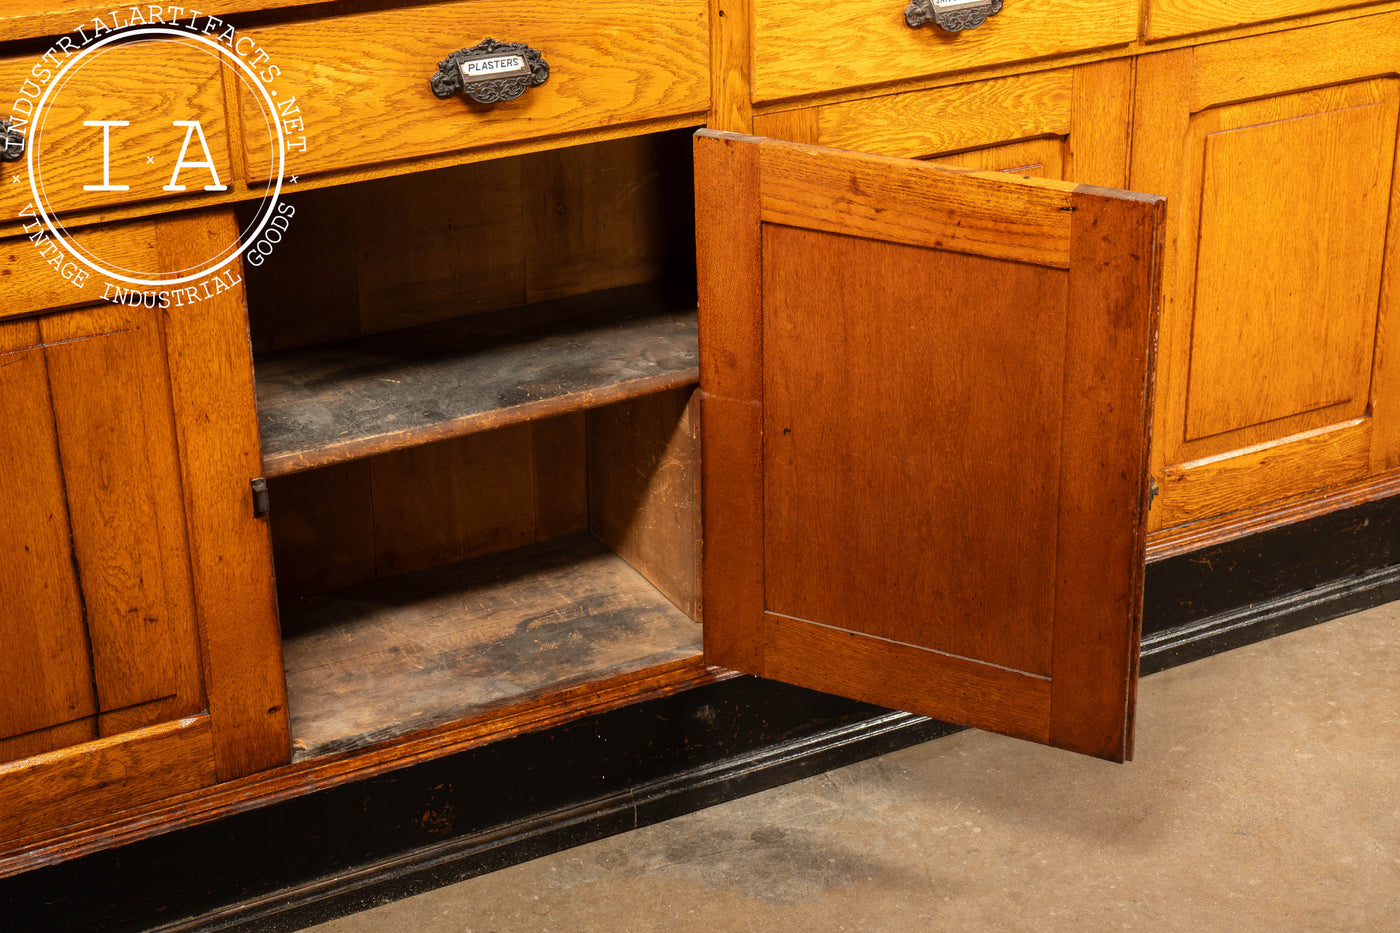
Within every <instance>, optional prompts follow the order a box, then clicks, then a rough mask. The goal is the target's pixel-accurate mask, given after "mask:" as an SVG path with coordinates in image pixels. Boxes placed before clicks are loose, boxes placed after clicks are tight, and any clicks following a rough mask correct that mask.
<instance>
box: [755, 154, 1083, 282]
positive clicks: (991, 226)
mask: <svg viewBox="0 0 1400 933" xmlns="http://www.w3.org/2000/svg"><path fill="white" fill-rule="evenodd" d="M831 151H832V152H833V153H834V152H835V151H836V150H831ZM805 152H806V150H801V149H795V148H788V147H773V148H772V149H765V150H764V158H765V159H766V160H769V161H771V162H772V163H773V166H772V178H771V180H769V181H768V182H767V183H766V184H765V185H764V186H763V192H762V198H763V200H762V210H763V220H764V221H765V222H766V223H775V224H788V225H791V226H801V227H809V228H812V229H824V230H831V231H833V232H841V233H851V234H857V235H862V236H868V237H872V238H884V239H889V240H891V241H893V242H899V243H905V244H908V245H911V246H924V247H931V248H934V249H946V250H957V251H961V252H970V253H974V254H976V255H980V256H987V257H990V258H996V259H1011V260H1015V261H1018V262H1032V263H1037V264H1042V265H1047V266H1055V267H1059V268H1064V267H1066V266H1067V265H1068V263H1069V227H1070V211H1068V210H1066V208H1068V207H1070V203H1069V202H1070V191H1071V190H1072V186H1069V185H1059V186H1055V185H1054V183H1053V182H1045V183H1043V185H1044V186H1043V187H1042V186H1035V187H1030V186H1027V187H1026V188H1025V189H1024V190H1023V189H1021V188H1017V187H1012V186H1007V185H1005V184H1004V183H1003V182H1002V180H1001V179H999V178H995V177H992V176H988V175H967V176H960V175H959V174H958V173H957V172H952V171H949V170H948V169H946V168H941V167H939V166H935V165H926V164H923V163H916V162H910V161H908V160H904V159H891V158H887V157H883V156H866V155H863V154H857V153H848V155H850V156H851V159H850V164H849V166H845V165H843V166H842V168H840V169H836V168H834V167H833V165H834V163H833V162H832V161H831V160H830V159H814V158H810V157H808V156H806V155H805ZM896 165H898V166H899V167H900V171H898V172H895V171H892V168H893V167H894V166H896ZM833 192H836V193H833Z"/></svg>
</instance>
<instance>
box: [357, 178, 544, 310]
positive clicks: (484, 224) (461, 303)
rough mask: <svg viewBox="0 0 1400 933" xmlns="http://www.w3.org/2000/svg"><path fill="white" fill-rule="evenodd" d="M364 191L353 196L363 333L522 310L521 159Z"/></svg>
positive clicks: (386, 183)
mask: <svg viewBox="0 0 1400 933" xmlns="http://www.w3.org/2000/svg"><path fill="white" fill-rule="evenodd" d="M365 187H366V189H367V190H363V191H360V192H358V193H356V194H353V195H352V197H353V200H354V204H355V208H354V210H355V227H354V229H355V232H356V234H357V235H356V237H355V248H356V257H357V262H356V276H357V278H358V281H359V285H360V294H359V308H360V330H359V332H360V333H361V334H378V333H383V332H385V331H391V330H398V329H400V328H404V327H411V326H413V325H415V324H426V323H430V322H433V321H440V320H443V319H444V318H446V317H460V316H462V315H466V314H476V313H480V312H483V311H496V310H499V309H501V308H508V307H513V306H515V305H521V304H524V303H525V300H526V292H525V268H524V259H523V257H524V251H525V242H526V237H525V219H524V216H523V213H522V212H523V204H522V190H521V189H522V186H521V160H518V159H498V160H495V161H491V162H481V163H477V164H474V165H464V166H462V167H460V168H457V169H453V170H451V171H449V172H439V173H433V174H431V175H427V176H420V175H405V176H402V177H400V178H386V179H382V180H379V181H376V182H372V183H370V184H369V185H367V186H365Z"/></svg>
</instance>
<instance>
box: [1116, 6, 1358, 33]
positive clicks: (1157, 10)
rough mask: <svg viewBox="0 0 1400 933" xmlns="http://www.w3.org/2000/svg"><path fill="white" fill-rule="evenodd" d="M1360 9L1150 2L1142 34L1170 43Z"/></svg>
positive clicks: (1145, 9) (1145, 14)
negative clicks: (1250, 25) (1215, 31)
mask: <svg viewBox="0 0 1400 933" xmlns="http://www.w3.org/2000/svg"><path fill="white" fill-rule="evenodd" d="M1360 5H1364V0H1363V3H1362V4H1358V3H1357V2H1356V0H1263V2H1261V3H1251V4H1249V5H1247V6H1244V5H1241V4H1238V3H1228V2H1224V0H1147V2H1146V4H1144V7H1143V15H1144V17H1145V20H1144V22H1143V30H1142V33H1143V37H1144V38H1146V39H1149V40H1150V39H1170V38H1172V37H1174V36H1185V35H1191V34H1192V33H1199V32H1208V31H1210V30H1213V29H1229V28H1231V27H1232V26H1243V25H1245V24H1248V23H1264V22H1268V21H1269V20H1278V19H1287V18H1288V17H1292V16H1304V15H1306V14H1308V13H1320V12H1322V11H1324V10H1338V9H1346V8H1348V7H1354V6H1360Z"/></svg>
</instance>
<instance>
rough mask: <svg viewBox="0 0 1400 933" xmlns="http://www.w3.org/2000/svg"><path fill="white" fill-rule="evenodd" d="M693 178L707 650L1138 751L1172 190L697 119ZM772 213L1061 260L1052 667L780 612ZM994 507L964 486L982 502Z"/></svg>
mask: <svg viewBox="0 0 1400 933" xmlns="http://www.w3.org/2000/svg"><path fill="white" fill-rule="evenodd" d="M696 190H697V217H698V220H699V223H698V229H699V235H700V241H699V267H700V315H701V331H700V340H701V376H700V381H701V388H700V392H701V430H702V445H703V448H704V451H705V455H704V458H703V460H702V465H701V471H702V488H703V511H704V527H705V548H704V557H703V592H704V599H703V605H704V618H705V654H706V658H707V660H709V661H710V662H711V663H716V664H722V665H725V666H728V667H733V668H736V669H738V670H742V671H746V672H748V673H754V674H758V675H761V676H767V677H773V678H775V679H778V680H784V681H787V682H790V683H796V684H799V685H802V686H808V687H814V688H816V689H821V690H826V691H828V692H833V693H840V694H843V695H846V696H850V697H852V698H854V699H859V700H864V701H867V702H873V703H878V704H880V705H885V706H893V707H898V708H902V709H908V710H910V711H913V712H919V713H923V714H925V715H930V716H934V717H936V718H939V719H945V720H949V721H953V722H958V723H962V724H967V725H975V726H979V727H982V728H988V729H991V730H993V731H999V732H1004V733H1007V734H1011V735H1016V736H1020V737H1023V738H1029V739H1032V740H1036V741H1040V742H1046V743H1049V744H1052V745H1056V746H1059V747H1063V748H1069V749H1072V750H1076V751H1080V752H1084V753H1088V754H1093V755H1097V756H1100V757H1104V758H1109V759H1112V760H1120V761H1121V760H1124V759H1125V758H1128V757H1131V752H1132V707H1133V697H1134V693H1135V689H1136V678H1137V652H1138V645H1139V640H1140V638H1139V635H1140V627H1141V611H1142V574H1143V568H1144V559H1143V558H1144V543H1145V532H1144V523H1143V520H1142V519H1143V514H1144V513H1145V511H1146V494H1147V482H1146V464H1147V449H1148V445H1147V435H1146V427H1147V414H1148V408H1147V404H1148V399H1149V397H1150V376H1151V369H1152V367H1151V362H1152V361H1151V353H1152V346H1153V341H1152V339H1151V336H1152V331H1153V324H1154V317H1155V302H1154V300H1153V296H1154V295H1155V282H1154V279H1153V275H1154V272H1155V269H1156V256H1157V253H1158V251H1159V248H1160V240H1159V236H1158V235H1159V230H1160V226H1161V217H1162V212H1163V209H1164V208H1163V201H1162V199H1161V198H1157V197H1153V196H1143V195H1133V194H1130V193H1127V192H1119V191H1108V190H1105V189H1099V188H1092V187H1089V186H1075V185H1069V184H1065V183H1062V182H1037V181H1026V180H1021V179H1007V178H1004V177H1002V176H997V175H994V174H991V173H978V172H960V171H958V170H954V169H946V168H941V167H939V166H935V165H929V164H927V163H923V162H916V161H911V160H907V159H894V158H886V157H878V156H865V155H862V154H859V153H850V152H838V151H836V150H830V149H818V148H815V147H811V146H805V145H801V144H793V143H784V142H778V141H776V140H768V139H758V138H755V137H746V136H740V135H737V134H730V133H719V132H713V131H701V132H700V133H699V134H697V137H696ZM775 226H776V227H784V228H797V229H799V230H802V229H810V230H814V231H820V232H825V233H835V234H838V235H840V236H843V237H851V238H861V239H870V240H883V241H885V242H888V243H897V244H905V245H912V246H917V247H928V248H930V249H932V250H939V251H947V252H949V253H954V254H963V255H966V256H973V257H991V258H995V259H1009V260H1012V261H1015V262H1018V263H1022V264H1035V265H1038V266H1043V267H1049V268H1050V269H1063V270H1065V271H1066V272H1067V283H1068V284H1067V292H1066V293H1065V294H1066V295H1067V297H1066V298H1065V299H1064V301H1065V307H1067V308H1068V311H1067V317H1066V323H1065V331H1064V338H1063V339H1064V343H1063V348H1062V352H1063V357H1062V360H1063V364H1062V365H1063V377H1062V378H1063V395H1062V400H1063V407H1062V409H1060V411H1061V414H1060V415H1059V416H1058V421H1057V422H1056V423H1057V424H1058V426H1059V429H1060V432H1061V433H1060V454H1059V456H1060V462H1059V468H1058V469H1059V472H1058V474H1057V475H1056V478H1055V480H1054V481H1053V482H1052V483H1051V486H1052V488H1053V489H1054V490H1055V493H1056V501H1055V504H1054V505H1053V506H1052V507H1051V508H1053V509H1056V510H1058V511H1057V514H1058V518H1057V520H1056V522H1057V524H1056V528H1055V531H1054V533H1053V535H1052V538H1053V541H1054V544H1053V545H1052V546H1053V547H1054V548H1055V554H1054V557H1053V562H1054V568H1055V569H1054V570H1053V572H1052V574H1051V576H1052V578H1053V580H1052V582H1051V583H1050V584H1049V585H1050V587H1051V589H1052V591H1053V600H1052V603H1051V609H1050V611H1049V613H1048V614H1049V616H1050V619H1049V620H1047V619H1045V618H1043V617H1037V620H1036V622H1035V624H1037V625H1045V626H1048V628H1049V632H1048V633H1046V632H1043V631H1042V632H1040V633H1039V635H1037V636H1036V637H1042V636H1047V635H1048V644H1049V645H1050V648H1051V651H1050V658H1049V662H1048V671H1047V672H1046V673H1045V674H1039V673H1032V672H1028V671H1022V670H1015V669H1011V668H1008V667H1006V666H1003V665H999V664H995V663H990V662H988V661H985V660H979V659H977V658H974V657H969V656H958V655H955V654H951V653H947V652H940V651H938V650H937V649H936V648H933V647H931V646H924V645H911V644H907V643H902V642H900V641H896V640H890V639H888V638H881V637H878V636H874V635H871V634H868V633H867V632H864V631H861V630H860V629H859V628H857V629H854V630H852V629H846V628H843V627H841V625H839V624H837V623H834V622H830V621H829V620H817V621H810V620H805V619H798V618H792V617H790V616H787V615H784V614H782V613H778V612H776V611H769V609H768V605H767V601H768V599H769V589H768V583H769V578H768V576H767V574H768V567H767V561H768V560H769V557H770V555H769V552H768V551H766V549H765V548H766V545H765V535H766V534H767V533H768V525H767V519H766V517H765V510H766V508H767V506H768V498H767V497H768V495H769V490H768V489H767V487H766V484H767V483H768V482H769V479H768V474H767V473H766V472H765V462H764V461H765V407H766V405H767V404H768V401H767V395H766V393H767V391H768V389H767V388H766V386H767V385H769V384H771V382H770V377H771V376H772V373H771V367H772V366H773V365H775V364H773V363H772V362H771V361H770V360H767V359H765V346H764V343H765V339H764V319H765V313H766V312H765V306H766V305H765V303H766V302H767V301H769V300H771V299H772V298H773V297H774V296H773V295H772V294H765V289H766V287H767V285H768V283H767V281H766V280H765V275H764V264H765V262H766V261H767V260H766V258H765V228H766V227H775ZM1047 274H1049V273H1047ZM1106 325H1107V326H1106ZM1047 352H1061V351H1060V348H1054V349H1053V350H1051V351H1047ZM1027 469H1030V470H1034V469H1035V466H1034V465H1030V466H1029V467H1027ZM1003 505H1004V503H1003V502H1000V501H998V502H995V503H991V504H989V503H986V502H965V503H960V506H961V507H965V508H967V509H971V510H981V509H984V508H985V509H986V513H987V514H988V515H991V514H994V513H995V512H996V510H997V509H998V508H999V507H1001V506H1003ZM920 559H922V555H913V554H891V555H889V560H891V561H896V562H897V561H901V560H903V561H916V560H920ZM961 599H962V597H961V596H960V595H959V596H954V597H952V599H951V601H950V602H947V603H943V604H939V605H927V606H923V607H922V608H921V612H928V613H930V615H927V616H926V615H920V616H919V618H920V619H923V620H933V621H925V622H921V623H916V624H923V625H925V626H926V630H928V631H933V630H936V629H937V627H938V622H937V621H936V619H935V616H934V615H933V614H934V613H937V612H939V611H945V612H946V611H950V610H951V611H956V612H959V613H961V612H964V611H966V612H968V613H971V614H973V615H975V614H976V608H975V607H971V606H968V605H966V604H965V603H963V602H962V601H961ZM935 634H937V635H941V633H937V632H936V633H935Z"/></svg>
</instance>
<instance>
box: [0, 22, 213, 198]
mask: <svg viewBox="0 0 1400 933" xmlns="http://www.w3.org/2000/svg"><path fill="white" fill-rule="evenodd" d="M219 71H220V69H219V60H218V58H217V57H216V56H213V55H210V54H209V53H208V52H207V50H206V49H204V48H203V47H199V46H192V45H184V44H181V43H180V42H177V41H155V42H142V43H137V44H130V45H111V46H105V47H102V48H97V49H94V50H93V51H91V52H89V53H88V54H86V55H84V56H83V57H82V58H81V59H77V60H76V63H75V64H74V65H73V66H72V67H71V68H70V70H69V71H68V73H67V74H66V75H65V76H64V78H63V81H62V83H61V84H58V85H55V84H54V82H55V81H56V80H58V75H57V73H56V72H55V70H54V69H53V68H52V67H51V66H50V65H49V64H48V63H46V62H45V61H44V60H43V59H42V58H40V57H39V56H38V55H33V56H24V57H18V58H8V59H4V60H0V88H4V89H5V90H6V91H7V92H9V93H11V94H14V95H15V97H13V98H7V99H6V105H5V107H4V109H0V117H7V116H10V115H13V116H14V117H15V118H16V126H17V127H18V128H20V129H22V130H23V132H24V133H25V142H26V145H27V146H29V147H30V148H31V149H32V148H33V143H34V132H33V130H34V127H35V125H36V124H37V125H39V126H41V127H42V132H41V134H40V136H39V140H40V141H39V145H38V148H37V149H34V152H33V155H34V157H35V159H36V160H37V166H36V171H35V174H36V175H37V176H38V179H39V182H40V187H41V192H42V195H43V198H44V201H45V202H46V203H47V205H48V208H47V210H48V213H49V214H50V216H57V217H63V216H64V215H65V214H67V213H69V212H71V211H77V210H84V211H85V210H100V209H104V208H111V207H116V206H119V205H124V204H133V203H139V202H142V201H151V200H158V199H162V200H167V201H170V202H171V206H172V207H178V206H179V202H180V200H181V199H182V198H185V197H190V196H196V197H197V196H202V195H203V194H204V186H205V185H208V184H212V183H213V181H214V179H213V178H212V177H211V173H210V170H209V169H207V168H191V167H185V168H182V169H181V170H180V173H179V177H178V178H177V179H176V180H175V182H176V183H177V184H180V185H184V186H186V189H187V190H186V191H184V192H170V191H166V190H164V188H165V186H167V185H170V184H171V176H172V173H173V171H174V169H175V167H176V165H177V163H179V162H180V161H181V157H182V153H183V161H184V162H186V163H195V162H203V161H205V158H204V155H203V152H202V150H201V147H200V142H199V139H198V138H196V137H195V136H193V135H192V133H193V131H192V130H191V129H189V128H185V127H182V126H177V125H175V121H197V122H198V123H199V127H200V132H201V133H202V135H203V138H204V142H205V144H206V145H207V146H208V151H209V155H210V157H211V158H212V160H213V164H214V172H216V173H217V175H218V181H219V183H220V184H223V185H231V184H232V182H231V181H229V179H230V177H231V174H232V171H231V160H230V157H229V134H228V126H227V122H228V121H227V111H226V107H225V104H224V90H223V80H222V77H221V76H220V73H219ZM50 88H53V89H52V90H50ZM46 90H48V91H49V97H48V100H47V101H46V102H45V104H44V106H43V108H42V109H40V110H39V114H40V116H39V118H38V120H37V121H36V120H35V119H33V118H32V114H31V113H30V112H29V110H28V108H32V107H34V106H36V104H37V100H38V98H39V96H40V95H42V94H43V93H44V91H46ZM12 101H13V102H12ZM90 122H125V123H127V124H128V125H126V126H111V127H109V128H107V129H105V130H104V129H103V128H102V127H100V126H85V125H84V124H85V123H90ZM104 135H106V136H107V146H106V160H105V162H106V165H105V172H104V157H103V136H104ZM186 135H190V140H189V142H188V144H187V143H186ZM15 179H18V180H19V181H18V182H16V180H15ZM28 181H29V174H28V165H27V162H26V161H25V160H21V161H19V162H4V163H0V216H3V217H5V218H12V217H14V216H15V215H17V214H18V213H19V212H20V210H21V209H22V208H24V207H25V205H26V204H29V203H30V202H31V201H33V200H34V195H33V193H32V192H31V190H30V185H29V184H28ZM104 187H105V188H107V189H117V190H91V189H93V188H98V189H102V188H104Z"/></svg>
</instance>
